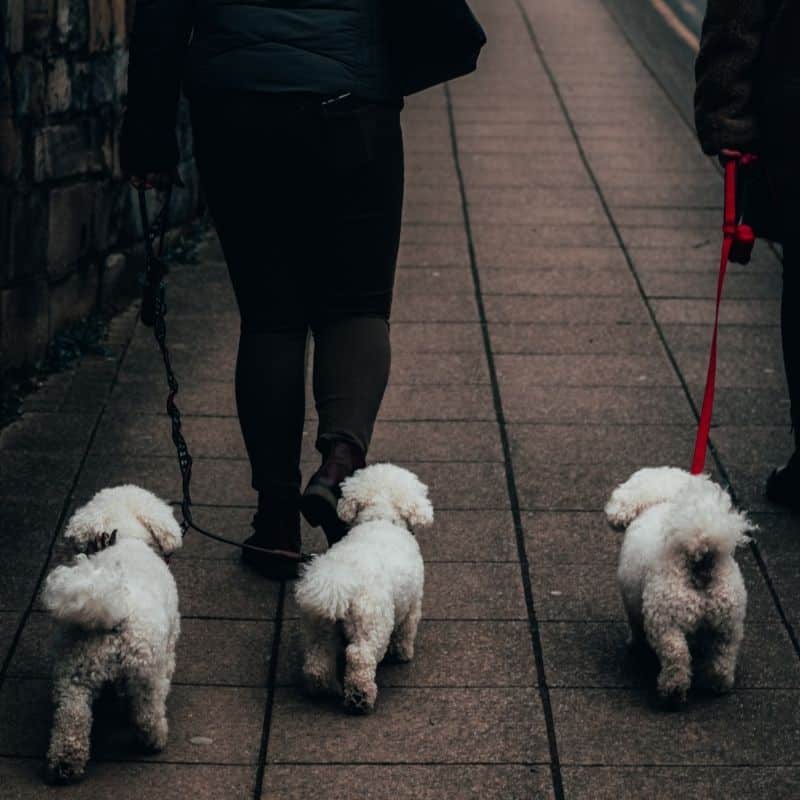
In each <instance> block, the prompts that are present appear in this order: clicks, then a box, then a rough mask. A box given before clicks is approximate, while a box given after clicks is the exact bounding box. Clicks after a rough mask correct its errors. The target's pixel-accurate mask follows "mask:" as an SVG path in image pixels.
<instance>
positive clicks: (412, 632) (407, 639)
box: [389, 598, 422, 661]
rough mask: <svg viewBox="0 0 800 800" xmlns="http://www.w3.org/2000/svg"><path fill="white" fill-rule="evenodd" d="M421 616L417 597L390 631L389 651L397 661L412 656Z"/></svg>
mask: <svg viewBox="0 0 800 800" xmlns="http://www.w3.org/2000/svg"><path fill="white" fill-rule="evenodd" d="M421 618H422V598H417V599H416V600H415V601H414V604H413V605H412V606H411V610H410V611H409V612H408V614H407V615H406V616H405V618H403V619H402V620H400V622H399V623H398V624H397V625H396V626H395V629H394V631H392V641H391V644H390V645H389V652H390V653H391V654H392V655H393V656H394V657H395V658H396V659H397V660H398V661H411V659H412V658H414V641H415V640H416V638H417V627H418V626H419V621H420V619H421Z"/></svg>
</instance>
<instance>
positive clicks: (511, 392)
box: [0, 0, 800, 800]
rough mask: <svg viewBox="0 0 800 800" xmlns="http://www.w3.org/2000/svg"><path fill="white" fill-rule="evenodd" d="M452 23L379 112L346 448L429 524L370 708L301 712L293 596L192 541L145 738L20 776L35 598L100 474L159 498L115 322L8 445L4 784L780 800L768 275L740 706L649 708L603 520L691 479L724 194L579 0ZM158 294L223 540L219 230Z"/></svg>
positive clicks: (794, 598)
mask: <svg viewBox="0 0 800 800" xmlns="http://www.w3.org/2000/svg"><path fill="white" fill-rule="evenodd" d="M474 6H475V9H476V12H477V13H478V14H479V16H480V17H481V20H482V22H483V23H484V24H485V26H486V27H487V30H488V33H489V37H490V45H489V47H488V48H487V51H486V53H485V56H484V59H483V61H482V64H481V69H480V71H479V72H478V73H477V75H475V76H473V77H470V78H468V79H464V80H461V81H457V82H455V83H453V84H452V85H450V86H449V87H447V88H439V89H436V90H433V91H431V92H428V93H426V94H425V95H423V96H420V97H416V98H413V99H412V100H411V101H410V102H409V104H408V107H407V110H406V111H405V112H404V113H405V116H404V120H405V131H406V144H407V173H408V180H407V200H406V212H405V215H406V220H405V228H404V234H403V244H402V248H401V255H400V268H399V273H398V281H397V292H396V300H395V310H394V321H393V324H392V336H393V346H394V353H395V354H394V360H393V369H392V380H391V386H390V389H389V391H388V393H387V397H386V401H385V404H384V407H383V411H382V415H381V418H380V421H379V423H378V426H377V429H376V435H375V441H374V446H373V450H372V452H371V458H372V459H373V460H384V459H386V460H392V461H396V462H399V463H401V464H403V465H406V466H409V467H410V468H411V469H413V470H415V471H416V472H418V474H419V475H420V476H421V477H422V479H423V480H425V481H426V482H427V483H428V484H429V485H430V487H431V494H432V498H433V501H434V504H435V507H436V513H437V522H436V524H435V526H434V527H433V529H431V530H427V531H424V532H421V533H420V542H421V545H422V548H423V551H424V555H425V558H426V577H427V582H426V599H425V609H424V614H425V616H424V621H423V623H422V625H421V628H420V634H419V640H418V654H417V657H416V659H415V661H414V662H413V663H412V664H410V665H392V666H385V667H383V668H381V671H380V673H379V685H380V687H381V688H380V696H379V708H378V711H377V713H375V714H374V715H372V716H369V717H364V718H354V717H350V716H347V715H346V714H344V713H342V712H341V711H340V710H339V709H338V708H337V707H335V706H334V705H327V704H324V703H320V702H316V701H312V700H309V699H307V698H306V697H304V696H303V695H302V694H301V693H300V692H299V691H298V689H297V688H296V686H295V683H296V668H297V664H298V642H297V623H296V616H297V614H296V608H295V606H294V602H293V599H292V596H291V591H290V590H289V589H286V588H280V587H278V586H276V585H274V584H271V583H269V582H266V581H264V580H261V579H259V578H257V577H254V576H253V575H252V574H251V573H250V572H248V571H246V570H245V569H244V568H243V567H241V566H240V564H239V562H238V554H237V553H236V552H234V551H233V550H231V549H228V548H225V547H223V546H220V545H217V544H215V543H212V542H209V541H205V540H203V539H201V538H200V537H199V536H197V535H196V534H190V535H189V537H188V538H187V540H186V544H185V548H184V550H183V551H182V552H180V554H179V555H178V556H177V557H176V558H175V559H174V560H173V562H172V564H173V570H174V574H175V577H176V579H177V581H178V584H179V590H180V598H181V610H182V613H183V635H182V638H181V641H180V644H179V663H178V668H177V673H176V678H175V683H174V687H173V691H172V694H171V696H170V702H169V710H170V719H171V733H170V741H169V746H168V748H167V749H166V750H165V751H164V753H162V754H161V755H160V756H157V757H152V758H151V757H147V758H146V757H142V756H140V755H137V754H136V752H135V751H134V750H132V749H131V748H130V742H129V738H128V735H127V732H126V731H125V730H120V729H119V728H118V727H115V726H114V724H113V720H108V719H105V720H104V719H100V720H99V721H98V730H97V737H96V745H95V754H96V757H97V762H96V763H94V764H93V765H92V767H91V770H90V774H89V777H88V778H87V780H86V781H85V782H84V783H83V784H82V785H80V786H77V787H72V788H68V789H53V788H51V787H47V786H45V785H44V783H43V782H42V775H41V756H42V754H43V752H44V750H45V748H46V740H47V725H48V719H49V716H48V715H49V700H48V689H49V684H48V680H47V676H48V671H49V668H50V663H49V658H50V650H49V639H48V637H49V634H50V628H51V626H50V625H49V622H48V620H47V618H46V617H45V616H44V615H43V614H42V613H41V612H40V611H39V610H38V607H37V605H36V603H35V600H34V598H35V596H36V593H37V591H38V587H39V584H40V581H41V578H42V576H43V574H44V573H45V571H46V570H47V569H49V566H48V559H49V558H50V557H51V555H54V556H55V557H56V558H57V557H58V548H57V547H56V548H55V549H54V538H55V537H56V536H57V534H58V531H59V528H60V526H61V524H62V523H63V521H64V519H65V518H66V516H67V515H68V514H69V513H71V510H72V509H73V508H74V506H75V505H76V504H77V503H80V502H82V501H85V500H86V499H87V498H88V497H90V496H91V494H92V493H93V492H95V491H96V490H97V489H99V488H101V487H103V486H106V485H111V484H115V483H118V482H135V483H140V484H142V485H144V486H146V487H147V488H149V489H151V490H153V491H155V492H157V493H160V494H162V495H163V496H166V497H170V498H172V499H177V498H178V496H179V480H178V478H179V476H178V472H177V466H176V463H175V459H174V455H173V454H172V450H171V446H172V445H171V442H170V439H169V429H168V423H167V421H166V419H165V418H164V416H163V414H162V413H161V408H162V405H163V400H164V394H165V393H164V378H163V374H162V371H161V366H160V362H159V359H158V356H157V352H156V349H155V344H154V342H153V341H152V339H151V332H150V331H149V330H147V329H145V328H143V327H142V326H141V325H137V324H136V309H132V310H131V311H130V312H128V313H126V314H123V315H122V316H121V317H119V318H118V319H117V320H116V321H115V323H114V326H113V329H112V335H111V340H110V343H109V347H110V348H111V350H112V351H113V354H112V355H110V356H109V357H107V358H101V357H90V358H86V359H85V360H84V361H83V362H82V363H81V365H80V366H79V368H78V369H77V371H75V372H74V373H71V374H68V375H63V376H58V377H56V378H54V379H52V380H51V381H49V382H48V384H47V385H46V386H45V387H44V388H43V389H42V390H41V391H40V392H39V393H38V394H36V395H33V396H32V397H31V398H29V400H28V402H27V404H26V410H25V413H24V415H23V417H22V419H21V420H20V421H19V422H18V423H17V424H15V425H14V426H12V427H11V428H8V429H7V430H5V431H4V432H2V434H0V451H1V452H0V458H1V459H2V483H1V484H0V503H2V507H3V512H2V513H3V517H4V520H5V521H4V533H5V535H4V536H3V537H2V541H0V548H2V551H1V554H0V658H5V659H6V660H5V662H4V668H3V669H4V671H3V673H2V675H0V679H2V686H0V786H1V787H2V789H0V795H2V797H3V798H8V799H9V800H10V799H11V798H43V797H49V796H51V794H52V795H53V796H55V795H57V796H59V797H62V798H73V797H74V798H106V797H109V796H112V794H113V796H114V797H115V800H128V798H136V800H150V798H154V799H155V798H158V800H170V799H172V798H180V799H181V800H185V799H186V798H192V799H193V800H194V799H195V798H197V799H198V800H200V799H204V798H209V799H212V798H213V800H240V799H241V800H245V799H246V798H252V797H259V796H260V797H263V798H264V799H265V800H266V799H267V798H269V800H279V799H281V800H283V799H284V798H293V799H294V798H297V799H298V800H305V799H306V798H315V797H319V798H324V800H359V799H360V798H370V799H373V798H374V799H376V800H377V799H380V800H385V799H387V800H388V798H392V799H393V800H401V799H402V800H406V798H407V799H408V800H412V799H413V800H428V798H431V799H432V800H433V799H434V798H435V800H450V799H451V798H452V799H453V800H461V799H462V798H481V800H490V799H492V798H498V800H500V799H501V800H522V799H523V798H525V799H527V798H561V797H567V798H570V799H572V798H576V799H577V798H587V799H591V800H598V798H656V797H658V798H680V800H689V799H690V798H708V797H724V796H734V797H743V798H762V797H772V798H792V797H797V796H798V793H800V790H798V785H800V766H799V765H800V735H798V734H800V661H799V660H798V657H799V656H800V650H799V649H798V646H797V640H796V638H795V639H794V642H793V640H792V637H794V636H795V633H794V632H796V631H800V599H798V597H800V593H799V592H798V588H799V587H800V576H799V575H798V571H799V569H800V538H798V537H797V532H798V521H797V518H796V517H795V518H793V517H790V516H787V515H784V514H782V513H780V512H779V510H778V509H776V508H774V507H771V506H769V505H768V504H767V503H766V501H765V500H764V498H763V496H762V484H763V480H764V478H765V476H766V474H767V473H768V471H769V469H771V468H772V467H773V466H774V465H776V464H777V463H779V462H780V461H781V459H782V458H785V457H786V456H788V454H789V443H790V437H789V432H788V425H787V419H788V402H787V400H786V397H785V392H784V384H783V373H782V367H781V361H780V347H779V334H778V328H777V322H778V311H779V291H780V268H779V263H778V261H777V259H776V258H775V257H774V256H773V255H772V253H771V252H770V251H769V250H768V249H767V248H766V247H763V246H762V245H759V249H758V251H757V255H756V258H755V259H754V261H753V263H752V264H751V265H749V266H748V267H744V268H743V267H735V268H733V270H732V272H731V274H730V277H729V282H728V285H727V289H726V300H725V305H724V309H723V330H722V333H721V339H720V357H721V364H720V374H719V380H718V387H719V388H718V400H717V406H716V414H715V422H716V427H715V429H714V432H713V440H714V445H715V448H716V452H717V454H718V458H719V460H718V462H716V463H711V462H709V468H710V469H712V470H714V471H715V473H716V474H717V475H718V476H721V477H723V478H725V477H727V478H729V479H730V481H731V483H732V486H733V489H734V491H735V493H736V497H737V499H738V501H739V502H740V503H742V504H743V506H745V507H746V508H748V509H750V510H752V511H753V512H755V513H754V517H755V518H756V519H757V521H758V522H759V524H760V525H761V526H762V529H761V531H760V533H759V534H758V545H757V549H756V550H754V551H753V552H747V551H745V552H743V553H742V555H741V558H740V563H741V564H742V567H743V570H744V572H745V577H746V581H747V585H748V589H749V593H750V601H749V609H748V626H747V633H746V639H745V643H744V648H743V653H742V656H741V660H740V669H739V675H738V683H737V688H736V691H735V692H734V693H733V694H732V695H731V696H729V697H726V698H716V699H713V698H705V697H696V698H693V700H692V701H691V703H690V704H689V706H688V708H687V709H686V710H685V711H682V712H680V713H673V714H667V713H663V712H660V711H658V710H656V709H655V707H654V704H653V698H652V693H651V692H650V691H649V687H650V686H651V684H652V681H653V677H652V675H645V676H644V677H643V676H642V675H641V669H640V667H638V665H636V664H634V663H632V662H631V660H630V659H629V658H628V656H627V654H626V649H625V637H626V626H625V623H624V617H623V613H622V608H621V604H620V602H619V599H618V596H617V590H616V584H615V567H616V557H617V551H618V545H619V536H618V535H616V534H613V533H611V532H609V530H608V529H607V527H606V525H605V521H604V518H603V516H602V513H601V509H602V506H603V504H604V502H605V500H606V498H607V496H608V494H609V492H610V491H611V489H612V488H613V487H614V486H615V485H616V484H617V483H618V482H619V481H621V480H622V479H624V478H626V477H627V476H628V475H629V474H630V473H631V472H632V471H634V470H635V469H636V468H638V467H641V466H646V465H658V464H664V463H669V464H674V465H679V466H680V465H687V466H688V462H689V460H690V455H691V449H692V444H693V437H694V426H695V414H694V410H693V409H694V407H695V406H696V405H697V404H698V403H699V401H700V398H701V395H702V388H703V387H702V383H703V380H704V376H705V367H706V358H707V347H708V340H709V336H710V321H711V319H712V315H713V299H712V298H713V293H714V286H715V278H716V275H715V273H716V263H717V258H718V245H719V230H718V225H719V217H720V211H719V208H718V204H719V199H720V197H721V183H720V178H719V175H718V173H717V172H716V170H715V169H714V167H713V166H712V164H711V163H710V162H708V161H707V160H706V159H705V158H703V157H702V155H701V154H700V153H699V150H698V148H697V145H696V144H695V142H694V139H693V136H692V133H691V131H690V130H689V129H688V128H687V127H686V125H685V123H684V122H683V121H682V119H681V118H680V117H679V115H678V113H677V112H676V110H675V109H674V107H673V106H672V105H671V103H670V102H669V100H668V99H667V98H666V96H665V95H664V94H663V93H662V91H661V89H660V88H659V86H658V84H657V83H656V82H655V80H654V79H653V77H652V76H651V74H650V73H649V72H648V70H647V69H646V68H645V67H644V66H643V64H642V63H641V62H640V61H639V59H638V58H637V56H636V54H635V53H634V52H633V50H632V49H631V48H630V46H629V45H628V43H627V40H626V39H625V37H624V36H623V35H622V33H621V32H620V30H619V28H618V27H617V26H616V25H615V23H614V21H613V20H612V18H611V17H610V16H609V14H608V13H607V12H606V10H605V7H604V5H603V3H602V2H601V0H522V5H520V6H518V5H517V3H516V2H515V0H476V2H475V3H474ZM523 8H524V12H525V14H524V16H523V14H522V13H521V9H523ZM656 144H657V147H656ZM169 292H170V314H169V341H170V346H171V350H172V352H173V355H174V362H175V368H176V371H177V373H178V377H179V380H180V381H181V384H182V391H181V394H180V405H181V408H182V410H183V413H184V415H185V431H186V436H187V439H188V441H189V444H190V447H191V448H192V450H193V453H194V455H195V458H196V461H195V477H194V486H193V496H194V499H195V502H196V503H197V509H196V517H197V519H198V521H199V522H201V523H203V524H205V525H206V526H207V527H209V528H211V529H214V530H225V531H227V532H228V533H229V534H230V535H233V536H238V537H241V538H243V537H244V536H245V535H246V534H247V523H248V520H249V518H250V516H251V514H252V505H253V503H254V495H253V493H252V491H251V490H250V489H249V469H248V465H247V463H246V461H245V453H244V448H243V445H242V442H241V437H240V433H239V428H238V423H237V420H236V418H235V409H234V402H233V392H232V372H233V360H234V353H235V346H236V333H237V326H238V320H237V315H236V311H235V306H234V301H233V296H232V293H231V291H230V288H229V286H228V282H227V277H226V274H225V269H224V264H223V262H222V256H221V252H220V249H219V245H218V243H217V241H216V239H215V238H213V236H209V238H208V241H207V242H206V243H205V245H204V247H203V258H202V263H201V265H199V266H182V267H179V268H177V269H176V270H175V272H174V273H173V275H172V277H171V279H170V286H169ZM312 416H313V404H312V403H311V400H310V395H309V418H310V419H311V417H312ZM313 430H314V428H313V423H311V422H310V423H309V431H308V434H307V447H306V464H305V467H306V471H308V469H310V468H311V466H312V465H313V464H315V463H316V461H315V458H314V454H313V452H312V442H313ZM306 540H307V542H308V543H309V545H311V546H312V549H313V548H314V547H317V548H319V547H321V541H320V538H319V536H318V535H316V534H314V533H311V532H308V531H307V532H306ZM51 551H53V552H52V553H51Z"/></svg>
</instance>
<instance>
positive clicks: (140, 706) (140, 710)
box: [128, 673, 169, 752]
mask: <svg viewBox="0 0 800 800" xmlns="http://www.w3.org/2000/svg"><path fill="white" fill-rule="evenodd" d="M128 687H129V692H130V700H131V714H132V716H133V723H134V725H135V726H136V730H137V733H138V734H139V739H140V741H141V742H142V744H143V745H144V746H145V747H146V748H147V749H148V750H152V751H153V752H158V751H160V750H163V749H164V747H165V746H166V744H167V734H168V732H169V726H168V725H167V695H168V694H169V679H168V678H167V677H166V675H165V674H163V673H162V674H159V675H155V676H152V677H150V676H147V677H144V676H140V677H137V678H135V679H131V680H130V681H129V683H128Z"/></svg>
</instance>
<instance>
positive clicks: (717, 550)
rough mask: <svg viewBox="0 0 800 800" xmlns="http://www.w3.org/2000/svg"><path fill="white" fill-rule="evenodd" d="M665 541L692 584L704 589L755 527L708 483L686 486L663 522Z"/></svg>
mask: <svg viewBox="0 0 800 800" xmlns="http://www.w3.org/2000/svg"><path fill="white" fill-rule="evenodd" d="M666 524H667V536H668V540H669V542H670V544H671V546H672V547H673V548H675V550H677V552H678V553H679V554H680V556H681V557H682V558H683V559H684V561H685V563H686V565H687V567H688V569H689V573H690V578H691V581H692V583H693V584H694V585H695V586H696V587H697V588H701V589H704V588H705V587H707V586H708V584H709V583H710V582H711V579H712V578H713V576H714V573H715V572H716V571H717V568H718V566H719V565H720V564H721V563H722V562H723V560H724V559H725V558H727V557H729V556H731V555H733V552H734V550H736V548H737V547H739V546H741V545H744V544H746V543H747V542H749V541H750V538H749V537H748V536H747V535H746V534H747V532H748V531H752V530H755V528H756V526H755V525H753V523H752V522H750V520H749V519H748V518H747V516H746V515H745V514H744V513H743V512H741V511H738V510H737V509H736V508H734V506H733V502H732V501H731V497H730V495H729V494H728V493H727V492H726V491H725V490H724V489H722V487H720V486H717V484H715V483H712V482H711V481H708V482H704V483H694V484H689V485H688V486H687V487H686V489H685V490H684V492H683V494H681V495H680V497H679V501H676V502H675V503H674V506H673V507H672V509H671V510H670V514H669V517H668V518H667V521H666Z"/></svg>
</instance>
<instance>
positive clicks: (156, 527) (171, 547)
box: [136, 492, 183, 556]
mask: <svg viewBox="0 0 800 800" xmlns="http://www.w3.org/2000/svg"><path fill="white" fill-rule="evenodd" d="M148 494H149V495H150V496H149V498H147V501H146V502H140V504H139V505H138V507H137V509H136V519H138V520H139V522H140V523H141V524H142V525H144V527H145V528H147V530H148V531H150V535H151V536H152V537H153V538H154V539H155V540H156V542H157V543H158V546H159V548H160V549H161V552H162V553H164V555H167V556H168V555H170V553H174V552H175V551H176V550H177V549H178V548H179V547H180V546H181V545H182V544H183V536H182V535H181V526H180V525H179V524H178V521H177V520H176V519H175V515H174V514H173V513H172V508H171V506H169V505H167V503H165V502H164V501H163V500H161V499H160V498H158V497H156V496H155V495H153V494H150V493H149V492H148Z"/></svg>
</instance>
